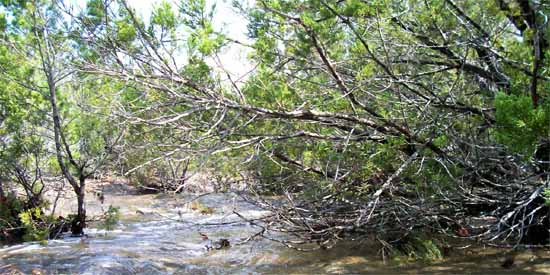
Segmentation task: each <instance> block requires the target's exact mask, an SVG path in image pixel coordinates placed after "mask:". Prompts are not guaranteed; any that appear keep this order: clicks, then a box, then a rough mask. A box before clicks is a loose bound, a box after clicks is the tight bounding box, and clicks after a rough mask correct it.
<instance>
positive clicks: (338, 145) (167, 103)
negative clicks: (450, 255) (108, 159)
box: [75, 0, 550, 247]
mask: <svg viewBox="0 0 550 275" xmlns="http://www.w3.org/2000/svg"><path fill="white" fill-rule="evenodd" d="M240 8H241V10H242V12H243V16H246V17H247V18H248V19H249V35H250V38H251V39H252V40H253V44H251V45H249V47H250V48H251V49H252V50H253V53H252V60H253V61H254V62H255V65H256V67H255V70H254V71H253V72H252V73H251V75H250V76H249V77H248V79H247V80H246V81H245V82H244V83H239V82H237V81H234V80H233V78H232V77H231V74H229V73H228V72H227V70H224V68H223V67H222V68H221V71H215V70H214V68H213V67H212V66H210V65H208V64H211V63H209V62H211V60H214V61H216V60H219V58H218V54H219V52H220V51H221V50H222V49H223V47H224V45H225V43H235V42H238V41H234V40H232V39H230V38H227V37H225V36H224V35H222V34H220V33H217V32H215V31H214V30H213V27H212V24H211V23H210V22H211V19H212V16H213V13H212V12H211V10H209V9H208V7H207V6H205V4H204V3H203V2H201V1H189V2H184V3H180V6H177V8H175V6H171V5H170V4H168V3H163V4H160V5H159V6H157V7H156V8H155V9H154V10H153V14H152V17H151V20H150V22H148V23H147V24H146V23H144V21H143V20H142V19H141V18H139V16H138V15H137V14H136V12H135V11H134V10H133V9H132V8H131V7H129V6H128V4H127V3H126V2H125V1H116V2H112V3H111V2H108V3H103V2H97V1H92V2H90V3H89V5H88V9H87V10H86V11H85V12H83V13H82V14H79V15H77V16H76V15H75V17H76V18H78V20H80V23H81V31H80V32H79V33H80V34H81V39H82V40H83V41H85V43H84V44H86V45H89V48H87V50H88V51H90V52H93V53H94V54H93V58H86V59H85V60H83V62H82V64H81V67H80V69H81V70H82V71H84V72H87V73H91V74H99V75H103V76H108V77H112V78H115V79H119V80H124V81H126V83H127V85H128V87H129V89H126V90H123V91H121V92H120V94H119V96H120V97H121V98H125V99H126V101H123V102H121V104H120V106H119V107H120V109H119V112H118V114H119V118H120V119H121V120H122V121H124V122H125V123H128V124H131V125H136V127H138V125H139V127H138V128H139V129H140V131H143V132H145V133H148V134H151V133H155V139H154V142H155V143H154V144H155V146H156V148H159V152H158V154H159V156H161V157H162V158H171V157H174V158H175V159H178V158H181V155H182V154H183V155H185V156H186V157H189V156H192V157H201V156H204V155H209V156H211V157H212V158H214V159H215V158H218V157H219V158H220V159H224V160H227V161H228V163H230V164H229V165H240V167H237V168H238V169H242V170H246V171H247V173H246V174H247V175H253V177H250V178H246V180H248V181H250V182H251V187H250V188H251V190H250V191H251V192H252V193H256V194H258V196H254V197H253V198H254V201H256V202H257V203H258V204H259V205H261V206H262V207H265V208H267V209H270V210H272V211H273V212H274V213H275V215H274V217H275V218H271V219H270V220H269V221H267V222H268V225H269V226H268V227H266V228H268V229H270V230H278V231H283V232H286V233H288V234H290V235H292V236H295V237H296V240H294V241H295V242H297V243H308V242H317V243H319V244H321V246H324V247H329V246H331V244H333V243H334V242H335V241H337V240H339V239H342V238H355V237H356V236H367V235H369V234H381V235H383V237H384V238H385V239H390V240H391V239H399V238H401V237H403V236H404V235H407V234H410V233H411V232H415V231H426V230H429V231H433V232H438V233H444V234H445V233H446V234H450V235H454V236H460V237H464V238H479V239H482V240H485V241H490V242H496V241H505V242H511V243H530V244H547V243H548V241H549V240H548V233H547V227H548V218H547V213H548V206H547V205H546V200H547V197H546V196H545V195H544V194H547V193H546V191H545V190H546V188H547V185H548V169H547V167H548V163H547V162H548V158H547V157H546V155H547V153H550V152H546V151H549V150H547V149H544V148H547V145H545V144H546V143H547V142H548V138H549V137H550V133H549V129H550V127H548V125H550V102H548V100H546V98H548V96H549V95H548V88H549V87H550V85H549V80H550V78H549V77H548V74H547V72H545V71H544V70H541V68H542V67H544V64H548V59H547V58H546V55H547V54H548V52H549V42H548V37H549V36H548V21H547V20H545V19H544V18H546V16H547V14H548V12H549V9H550V7H549V6H548V5H547V4H544V3H539V2H536V1H523V0H517V1H482V2H479V3H473V2H467V3H466V2H458V1H457V2H454V1H452V0H440V1H413V0H411V1H373V2H368V1H337V2H331V1H268V0H265V1H263V0H262V1H257V3H256V5H255V6H253V7H250V8H248V9H247V8H245V7H243V6H240ZM178 33H179V34H182V35H181V36H178V35H176V34H178ZM239 43H240V42H239ZM240 44H242V43H240ZM220 72H221V74H220ZM221 75H225V76H226V77H227V81H226V82H223V81H221V80H220V77H221ZM545 146H546V147H545ZM545 150H546V151H545ZM541 156H542V157H541ZM243 160H244V161H243ZM537 163H538V164H537ZM219 165H220V166H224V165H226V164H223V163H222V164H219ZM266 193H270V194H273V193H275V194H279V195H284V196H285V198H286V199H285V200H283V201H280V202H278V203H277V204H276V205H273V204H271V203H266V202H265V201H264V200H262V199H261V194H266ZM380 232H384V233H383V234H382V233H380Z"/></svg>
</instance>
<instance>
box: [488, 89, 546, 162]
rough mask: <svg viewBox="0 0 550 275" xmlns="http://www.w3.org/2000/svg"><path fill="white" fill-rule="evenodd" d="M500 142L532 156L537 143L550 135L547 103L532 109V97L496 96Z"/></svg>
mask: <svg viewBox="0 0 550 275" xmlns="http://www.w3.org/2000/svg"><path fill="white" fill-rule="evenodd" d="M495 108H496V115H495V116H496V120H497V128H496V129H495V136H496V138H497V140H498V141H499V142H501V143H502V144H505V145H507V146H509V147H510V148H511V149H512V150H514V151H516V152H520V153H524V154H527V155H528V156H530V155H532V154H533V152H534V151H535V149H536V145H537V141H539V140H540V139H541V138H547V137H549V136H550V127H548V125H550V102H543V103H542V105H541V106H539V107H538V108H533V104H532V101H531V98H530V97H528V96H521V95H506V94H503V93H499V94H498V95H497V97H496V99H495Z"/></svg>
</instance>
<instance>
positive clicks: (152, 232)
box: [0, 194, 550, 274]
mask: <svg viewBox="0 0 550 275" xmlns="http://www.w3.org/2000/svg"><path fill="white" fill-rule="evenodd" d="M191 199H192V197H190V196H167V195H162V196H156V195H139V196H137V195H124V194H118V195H111V196H107V197H106V200H105V202H104V204H101V203H100V202H99V201H97V200H93V199H91V200H90V201H89V203H88V205H89V213H91V214H92V215H93V214H98V213H100V211H101V209H102V208H105V207H106V205H109V204H112V205H115V206H118V207H120V209H121V212H122V213H121V214H122V216H123V217H124V218H123V220H121V222H120V223H119V225H118V226H117V228H116V229H115V230H113V231H104V230H101V229H98V227H97V225H93V224H92V227H91V228H89V229H88V231H87V235H88V236H87V237H86V238H71V237H65V238H62V239H59V240H51V241H49V242H48V243H47V245H41V244H38V243H33V242H31V243H24V244H20V245H13V246H5V247H3V248H0V274H1V273H3V272H4V273H5V272H15V270H18V271H19V272H21V273H23V274H30V273H32V272H33V271H34V272H37V271H40V272H42V274H228V273H229V274H273V273H278V274H281V273H284V274H289V273H294V274H320V273H332V274H349V273H412V274H415V273H416V274H425V273H444V274H447V273H460V274H463V273H481V274H487V273H508V274H526V273H530V274H549V273H550V252H549V251H545V250H539V251H525V252H521V253H519V254H518V255H517V256H516V257H515V265H514V266H513V267H512V268H510V269H504V268H502V267H501V264H502V261H503V257H504V256H503V253H505V251H503V250H495V249H480V248H472V249H463V250H457V251H455V252H453V253H452V254H451V255H450V256H449V257H446V258H445V259H444V260H442V261H438V262H432V263H420V262H416V263H408V264H403V263H397V262H388V261H386V262H383V261H382V258H381V256H380V255H379V254H378V251H376V249H372V246H369V245H364V244H361V243H347V244H341V245H339V246H337V247H336V248H334V249H331V250H321V251H315V252H308V253H305V252H298V251H295V250H292V249H288V248H286V247H283V246H281V245H279V244H277V243H274V242H271V241H267V240H263V239H261V240H254V241H250V242H247V243H244V244H240V245H239V244H238V242H239V241H242V240H243V239H244V238H246V237H248V236H250V235H251V234H253V233H255V232H257V231H258V229H257V228H254V227H253V226H251V225H249V224H247V223H240V222H237V221H240V219H239V218H238V217H237V216H236V215H235V214H233V211H234V210H235V211H238V212H239V213H241V214H242V215H243V216H246V217H247V218H255V217H261V216H262V215H265V214H267V213H266V212H262V211H259V210H258V209H256V208H255V207H253V206H251V205H249V204H247V203H245V202H243V201H242V200H241V199H239V198H238V197H237V196H235V195H219V194H216V195H209V196H204V197H201V198H199V199H198V201H199V203H189V201H190V200H191ZM71 207H73V206H72V205H70V203H69V204H67V205H64V206H63V207H62V208H63V209H65V210H66V211H70V210H71V209H70V208H71ZM201 212H203V213H201ZM210 212H212V213H210ZM220 222H223V223H226V224H225V225H222V226H219V225H218V226H213V225H212V224H214V223H220ZM233 222H235V223H233ZM199 232H200V233H202V234H203V235H207V237H208V240H204V237H203V236H201V234H199ZM222 238H224V239H228V240H229V241H230V243H231V244H232V245H231V247H229V248H226V249H221V250H215V249H214V250H208V249H207V247H208V246H212V245H214V244H213V243H212V242H213V241H215V240H219V239H222Z"/></svg>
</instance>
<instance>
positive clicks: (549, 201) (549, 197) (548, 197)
mask: <svg viewBox="0 0 550 275" xmlns="http://www.w3.org/2000/svg"><path fill="white" fill-rule="evenodd" d="M541 196H542V198H543V199H544V203H545V204H546V205H547V206H550V188H544V190H543V191H542V194H541Z"/></svg>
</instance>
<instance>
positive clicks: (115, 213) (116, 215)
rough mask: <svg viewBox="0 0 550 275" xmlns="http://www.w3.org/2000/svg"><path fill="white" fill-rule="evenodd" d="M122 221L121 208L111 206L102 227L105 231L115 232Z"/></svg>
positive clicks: (105, 214)
mask: <svg viewBox="0 0 550 275" xmlns="http://www.w3.org/2000/svg"><path fill="white" fill-rule="evenodd" d="M119 220H120V207H117V206H112V205H109V208H108V209H107V211H105V213H104V217H103V220H102V222H101V227H102V228H104V229H105V230H113V229H114V228H115V227H116V225H117V223H118V221H119Z"/></svg>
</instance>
